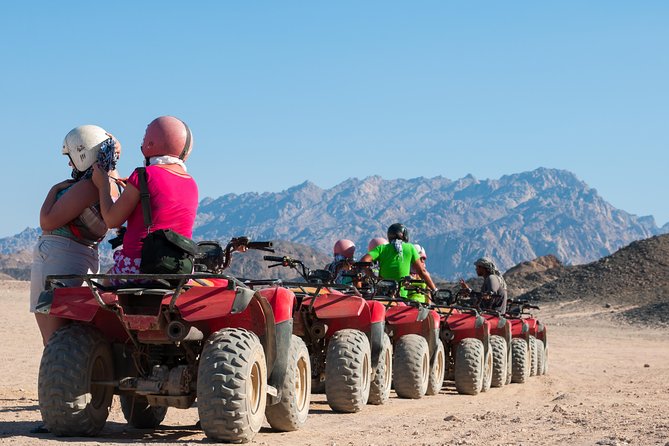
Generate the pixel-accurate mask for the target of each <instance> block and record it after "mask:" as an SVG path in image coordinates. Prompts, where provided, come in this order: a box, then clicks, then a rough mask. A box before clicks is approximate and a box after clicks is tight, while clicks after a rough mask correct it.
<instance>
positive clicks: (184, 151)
mask: <svg viewBox="0 0 669 446" xmlns="http://www.w3.org/2000/svg"><path fill="white" fill-rule="evenodd" d="M192 149H193V135H191V132H190V129H189V128H188V126H187V125H186V123H185V122H183V121H182V120H181V119H178V118H175V117H174V116H161V117H159V118H156V119H154V120H153V121H151V123H150V124H149V125H148V126H147V127H146V133H144V141H142V153H143V154H144V156H145V157H146V158H150V157H152V156H162V155H170V156H176V157H178V158H179V159H182V160H185V159H186V158H188V155H189V154H190V152H191V150H192Z"/></svg>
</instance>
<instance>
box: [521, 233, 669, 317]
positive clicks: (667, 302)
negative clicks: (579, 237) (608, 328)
mask: <svg viewBox="0 0 669 446" xmlns="http://www.w3.org/2000/svg"><path fill="white" fill-rule="evenodd" d="M555 271H558V270H556V269H553V272H555ZM522 297H527V298H529V299H533V300H539V301H551V300H581V301H584V302H587V303H590V304H597V305H603V306H617V307H621V306H623V307H625V306H626V307H629V309H628V310H626V311H624V312H623V313H622V317H624V318H627V319H630V320H634V321H640V322H645V323H651V324H652V323H655V322H659V323H664V324H669V235H668V234H665V235H659V236H655V237H651V238H648V239H645V240H639V241H636V242H633V243H631V244H629V245H628V246H626V247H624V248H622V249H620V250H618V251H616V252H615V253H613V254H611V255H609V256H606V257H603V258H601V259H599V260H597V261H596V262H592V263H589V264H587V265H581V266H574V267H570V268H567V269H564V270H562V271H560V274H558V277H556V279H555V280H552V281H551V282H549V283H546V284H544V285H542V286H540V287H537V288H535V289H533V290H531V291H528V292H526V293H524V294H523V295H522Z"/></svg>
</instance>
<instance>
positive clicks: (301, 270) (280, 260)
mask: <svg viewBox="0 0 669 446" xmlns="http://www.w3.org/2000/svg"><path fill="white" fill-rule="evenodd" d="M263 260H266V261H268V262H277V263H275V264H273V265H267V268H274V267H277V266H284V267H288V268H292V269H294V270H295V271H297V273H298V274H299V275H300V276H301V277H302V278H303V279H304V280H306V281H307V282H308V281H309V268H307V267H306V266H305V265H304V263H302V261H301V260H297V259H293V258H291V257H288V256H283V257H281V256H263Z"/></svg>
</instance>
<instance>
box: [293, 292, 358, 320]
mask: <svg viewBox="0 0 669 446" xmlns="http://www.w3.org/2000/svg"><path fill="white" fill-rule="evenodd" d="M311 302H313V309H314V312H315V313H316V317H317V318H318V319H343V318H357V317H359V316H360V314H361V313H362V311H363V309H365V308H367V305H366V301H365V300H364V299H363V298H362V297H359V296H354V295H351V294H340V293H327V294H321V295H319V296H316V297H311V298H310V299H307V300H305V301H303V303H302V305H307V304H310V303H311Z"/></svg>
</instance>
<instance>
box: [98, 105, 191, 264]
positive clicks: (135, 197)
mask: <svg viewBox="0 0 669 446" xmlns="http://www.w3.org/2000/svg"><path fill="white" fill-rule="evenodd" d="M192 148H193V137H192V134H191V131H190V128H188V126H187V125H186V123H185V122H183V121H182V120H180V119H178V118H175V117H174V116H161V117H159V118H156V119H154V120H153V121H151V122H150V123H149V125H148V126H147V128H146V132H145V133H144V140H143V141H142V147H141V150H142V154H143V155H144V158H145V165H146V170H145V173H146V186H147V190H148V193H149V206H150V210H151V215H152V220H151V221H152V224H151V226H150V228H147V227H146V226H145V224H144V217H143V211H142V204H141V202H140V187H142V186H141V185H140V179H139V171H138V170H135V171H134V172H133V173H132V175H130V177H129V178H128V180H127V184H126V188H125V189H124V190H123V193H122V194H121V196H120V197H119V198H118V200H116V201H114V200H113V199H112V196H111V194H110V188H109V182H108V181H107V179H106V178H107V177H106V173H105V172H104V171H103V170H102V169H101V168H100V167H99V166H98V165H94V166H93V168H94V170H93V182H94V183H95V185H96V186H97V187H98V191H99V196H100V210H101V211H102V216H103V217H104V220H105V222H106V223H107V226H109V227H110V228H116V227H119V226H121V225H122V224H123V223H125V222H126V221H127V222H128V225H127V231H126V232H125V235H124V237H123V248H122V249H120V250H117V251H115V252H114V266H113V267H112V269H111V271H110V272H111V273H112V274H137V273H139V272H140V270H139V267H140V263H141V258H142V239H143V238H144V237H146V235H147V234H148V233H150V232H153V231H156V230H158V229H171V230H173V231H174V232H177V233H179V234H181V235H182V236H184V237H188V238H191V237H192V236H193V225H194V224H195V214H196V212H197V205H198V189H197V184H196V183H195V180H194V179H193V177H191V176H190V175H189V174H188V173H187V172H186V165H185V161H186V159H187V158H188V156H189V155H190V153H191V150H192Z"/></svg>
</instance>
